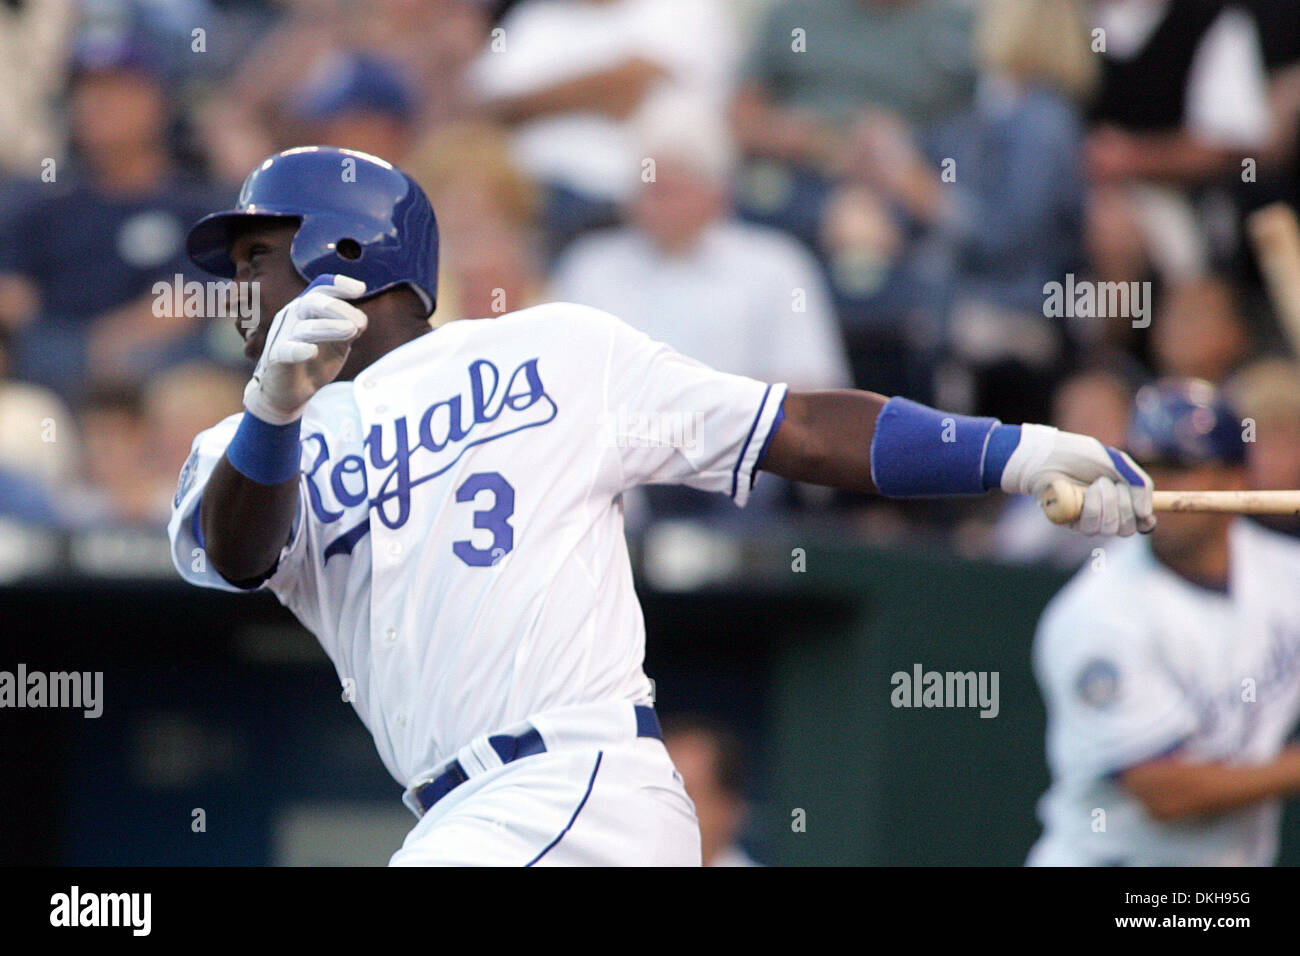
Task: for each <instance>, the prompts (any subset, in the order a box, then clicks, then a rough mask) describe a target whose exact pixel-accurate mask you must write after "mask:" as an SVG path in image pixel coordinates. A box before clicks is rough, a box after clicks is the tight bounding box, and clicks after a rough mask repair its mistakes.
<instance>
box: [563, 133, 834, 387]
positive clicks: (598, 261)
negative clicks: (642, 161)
mask: <svg viewBox="0 0 1300 956" xmlns="http://www.w3.org/2000/svg"><path fill="white" fill-rule="evenodd" d="M642 142H643V145H644V153H645V155H646V156H648V157H651V158H652V159H653V161H654V164H655V166H654V179H653V181H651V182H648V183H642V184H641V185H640V187H639V190H638V191H637V192H636V193H634V194H633V195H632V196H631V197H630V198H629V202H628V218H629V220H630V224H629V225H628V226H626V227H624V228H621V229H617V230H613V231H608V232H598V233H593V234H591V235H589V236H586V237H584V238H583V239H581V240H578V241H577V242H576V243H574V244H573V245H572V246H571V247H570V248H569V249H568V250H567V251H566V253H565V254H564V256H563V257H562V259H561V261H560V262H559V264H558V265H557V267H556V270H555V274H554V276H553V292H554V295H555V297H556V298H559V299H562V300H567V301H572V302H581V303H583V304H584V305H591V306H595V307H596V308H599V309H605V310H606V311H609V312H612V313H614V314H615V315H617V316H619V317H620V318H622V319H624V320H625V321H627V322H629V323H630V324H631V325H633V326H635V327H636V328H638V329H640V330H641V331H643V332H645V333H647V334H648V335H649V336H650V337H651V338H653V339H657V340H659V341H661V342H666V343H667V344H669V345H671V346H672V347H673V348H675V349H676V350H677V351H679V352H681V353H682V354H684V355H688V356H690V357H691V358H694V359H698V360H699V361H701V362H704V363H705V364H706V365H710V366H712V367H713V368H716V369H719V370H720V371H724V372H732V373H734V374H737V375H748V376H750V377H752V378H757V379H761V380H764V381H773V382H778V381H779V382H787V383H789V384H790V386H791V387H793V388H800V389H818V388H840V387H845V386H847V385H848V384H849V372H848V365H847V362H846V360H845V356H844V351H843V346H842V345H841V343H840V337H839V330H838V328H837V327H836V323H835V316H834V313H833V312H832V311H831V308H830V303H829V301H828V298H827V295H826V291H825V286H824V282H823V280H822V277H821V273H820V270H819V269H818V267H817V264H816V261H815V260H814V259H813V258H812V256H811V255H810V254H809V253H808V252H807V251H806V250H805V249H803V248H802V247H801V246H800V245H799V244H798V243H797V242H795V240H793V239H791V238H789V237H788V236H785V235H783V234H782V233H780V232H778V231H776V230H773V229H768V228H766V227H763V226H757V225H752V224H746V223H741V222H739V221H737V220H736V219H735V218H734V217H733V215H732V213H731V209H730V205H729V200H728V194H727V182H728V179H729V177H730V175H731V170H732V147H731V142H730V138H729V136H728V133H727V130H726V128H725V127H724V126H723V125H722V123H720V122H715V121H713V120H712V118H711V117H709V116H708V115H696V116H694V117H692V116H690V115H689V114H688V113H687V112H686V111H684V110H683V111H674V112H671V113H667V114H665V115H664V116H663V117H661V118H660V121H659V122H658V123H657V124H653V123H652V124H649V126H648V128H647V130H646V134H645V138H644V139H643V140H642Z"/></svg>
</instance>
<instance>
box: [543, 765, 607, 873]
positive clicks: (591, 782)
mask: <svg viewBox="0 0 1300 956" xmlns="http://www.w3.org/2000/svg"><path fill="white" fill-rule="evenodd" d="M604 756H605V751H603V750H602V751H600V752H599V753H597V754H596V766H594V767H593V768H592V769H591V779H590V780H588V781H587V792H586V793H584V794H583V795H582V802H581V803H580V804H578V809H576V810H574V811H573V816H571V817H570V818H569V822H568V823H567V824H565V827H564V829H563V830H561V831H560V834H559V836H557V837H556V838H555V839H554V840H552V841H551V842H550V843H548V844H546V849H544V850H542V852H541V853H539V854H537V856H535V857H533V858H532V859H531V860H529V861H528V862H527V863H525V864H524V866H525V867H529V866H532V865H533V864H534V863H536V862H537V861H538V860H540V859H541V858H542V857H544V856H546V854H548V853H550V852H551V851H552V850H553V849H555V846H556V844H557V843H559V842H560V841H561V840H563V839H564V834H566V833H568V832H569V829H570V828H571V827H572V826H573V822H574V821H575V820H577V819H578V814H579V813H581V812H582V808H583V807H585V806H586V805H587V798H588V797H589V796H591V788H592V787H594V786H595V785H596V774H597V772H599V770H600V761H601V760H602V759H603V758H604Z"/></svg>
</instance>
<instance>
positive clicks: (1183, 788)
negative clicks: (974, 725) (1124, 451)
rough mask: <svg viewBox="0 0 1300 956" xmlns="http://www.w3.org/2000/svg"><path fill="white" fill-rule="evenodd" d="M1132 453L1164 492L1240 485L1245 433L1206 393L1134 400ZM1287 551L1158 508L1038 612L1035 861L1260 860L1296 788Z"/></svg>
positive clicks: (1266, 534) (1260, 534) (1195, 384)
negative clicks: (1045, 772)
mask: <svg viewBox="0 0 1300 956" xmlns="http://www.w3.org/2000/svg"><path fill="white" fill-rule="evenodd" d="M1127 444H1128V449H1129V451H1130V452H1131V453H1132V454H1133V456H1134V457H1135V458H1136V459H1137V460H1138V461H1139V462H1141V463H1142V465H1143V466H1144V467H1146V468H1147V469H1148V470H1149V471H1150V473H1151V476H1152V477H1153V478H1154V479H1155V481H1156V483H1157V484H1158V485H1159V486H1160V487H1161V488H1162V489H1165V490H1170V491H1184V490H1187V491H1190V490H1214V489H1232V488H1244V487H1246V485H1247V481H1246V472H1245V468H1244V462H1245V445H1244V444H1243V442H1242V424H1241V420H1240V419H1239V418H1238V417H1237V415H1236V414H1235V413H1234V411H1233V410H1232V409H1231V408H1230V407H1229V406H1228V405H1227V404H1226V402H1224V401H1223V400H1222V399H1221V398H1220V397H1219V396H1218V395H1217V394H1216V392H1215V390H1214V389H1213V388H1212V386H1210V385H1209V384H1208V383H1206V382H1201V381H1196V380H1165V381H1163V382H1161V383H1159V384H1157V385H1150V386H1147V387H1145V388H1143V389H1141V390H1140V391H1139V392H1138V395H1137V397H1136V401H1135V411H1134V415H1133V420H1132V424H1131V426H1130V430H1129V436H1128V442H1127ZM1297 560H1298V552H1297V548H1296V545H1295V543H1294V541H1292V540H1291V539H1288V538H1285V537H1283V536H1281V535H1277V534H1275V533H1273V532H1270V531H1266V530H1264V529H1263V528H1262V527H1261V526H1259V525H1258V524H1256V523H1255V522H1252V521H1249V520H1246V519H1244V518H1238V517H1235V516H1233V515H1216V514H1169V515H1165V516H1162V517H1161V519H1160V525H1159V527H1157V528H1156V529H1155V531H1154V532H1153V533H1152V534H1151V536H1150V537H1149V538H1142V539H1135V540H1133V541H1125V542H1122V543H1117V544H1116V545H1115V546H1113V547H1111V548H1108V549H1107V554H1106V555H1105V557H1104V559H1103V560H1102V561H1100V562H1090V563H1089V564H1087V565H1085V566H1084V568H1083V570H1081V571H1080V572H1079V573H1078V574H1077V575H1076V576H1075V578H1074V579H1073V580H1072V581H1071V582H1070V584H1069V585H1068V586H1067V587H1066V588H1065V590H1063V591H1062V592H1061V593H1060V594H1059V595H1057V596H1056V598H1055V599H1054V600H1053V601H1052V603H1051V604H1050V605H1049V606H1048V608H1047V610H1046V612H1045V613H1044V615H1043V618H1042V621H1041V623H1040V625H1039V630H1038V635H1037V638H1036V640H1035V645H1034V666H1035V671H1036V673H1037V675H1038V680H1039V684H1040V686H1041V687H1042V691H1043V696H1044V698H1045V700H1046V702H1047V710H1048V741H1047V744H1048V757H1049V763H1050V764H1051V769H1052V786H1051V789H1050V790H1049V792H1048V793H1047V795H1046V796H1045V797H1044V798H1043V801H1042V803H1041V807H1040V815H1041V817H1042V819H1043V823H1044V833H1043V836H1042V838H1041V839H1040V840H1039V842H1038V844H1037V845H1036V846H1035V847H1034V849H1033V851H1032V852H1031V854H1030V858H1029V862H1030V864H1033V865H1065V866H1080V865H1124V866H1170V865H1199V866H1216V865H1254V866H1259V865H1267V864H1269V863H1272V862H1273V859H1274V857H1275V856H1276V853H1277V844H1278V824H1279V819H1280V813H1281V809H1280V803H1279V800H1278V798H1279V797H1282V796H1287V795H1290V794H1293V793H1297V792H1300V747H1296V746H1294V745H1288V744H1287V743H1286V740H1287V737H1288V736H1289V735H1290V733H1291V730H1292V728H1293V727H1294V726H1295V723H1296V719H1297V716H1300V606H1298V605H1297V603H1296V601H1295V589H1294V581H1295V573H1296V569H1297Z"/></svg>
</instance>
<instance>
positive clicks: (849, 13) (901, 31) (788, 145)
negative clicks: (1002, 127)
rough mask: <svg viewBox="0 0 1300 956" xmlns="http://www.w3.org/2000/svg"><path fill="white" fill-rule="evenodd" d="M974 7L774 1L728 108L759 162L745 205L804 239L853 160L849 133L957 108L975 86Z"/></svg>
mask: <svg viewBox="0 0 1300 956" xmlns="http://www.w3.org/2000/svg"><path fill="white" fill-rule="evenodd" d="M970 25H971V17H970V12H969V10H968V9H966V8H965V7H964V6H963V5H962V4H960V3H957V2H955V0H819V2H809V0H779V2H777V3H775V4H774V5H773V7H772V9H771V10H770V11H769V13H768V15H767V18H766V20H765V21H764V24H763V26H762V27H761V28H760V29H759V32H758V35H757V38H756V39H755V41H754V44H753V47H752V49H751V50H750V51H749V54H748V57H747V59H746V61H745V65H744V69H743V80H742V85H741V89H740V92H739V94H738V96H737V98H736V101H735V104H734V107H733V117H734V120H735V126H736V133H737V136H738V137H739V141H740V145H741V147H742V149H743V150H744V151H745V153H746V154H747V155H749V156H750V157H752V158H753V159H755V160H756V162H754V163H753V164H751V165H750V167H749V169H748V171H747V175H746V176H745V178H744V180H743V189H742V192H741V197H740V199H741V208H742V209H743V210H744V211H745V212H746V214H747V215H750V216H753V217H754V218H756V219H758V220H759V221H762V222H767V223H770V224H772V225H779V226H781V227H782V228H786V229H789V230H791V231H792V232H794V233H795V234H796V235H798V236H800V237H801V238H802V239H804V241H806V242H807V243H809V245H815V244H816V243H817V241H818V235H819V232H820V224H821V222H822V219H823V208H824V204H825V202H826V198H827V195H828V192H829V189H830V184H831V183H832V182H833V181H834V180H836V179H837V178H838V176H839V174H840V172H841V170H843V169H844V168H845V167H847V166H849V165H851V164H852V162H853V161H854V159H855V155H856V144H855V143H854V142H853V138H852V135H851V132H852V130H853V128H854V126H855V125H856V124H857V122H858V121H859V119H860V118H861V117H862V116H863V115H864V113H868V114H870V113H875V112H882V111H883V112H887V113H890V114H892V115H894V116H896V117H898V119H899V121H900V122H901V123H903V124H904V125H905V126H906V127H908V128H909V129H912V130H924V129H925V128H926V127H928V126H929V125H930V124H931V123H933V122H935V121H936V120H939V119H942V118H944V117H947V116H950V115H952V114H953V113H955V112H957V111H958V110H960V109H962V108H964V107H965V106H966V105H967V104H968V103H969V102H970V97H971V93H972V90H973V83H974V76H973V71H972V69H971V62H970V49H969V45H970Z"/></svg>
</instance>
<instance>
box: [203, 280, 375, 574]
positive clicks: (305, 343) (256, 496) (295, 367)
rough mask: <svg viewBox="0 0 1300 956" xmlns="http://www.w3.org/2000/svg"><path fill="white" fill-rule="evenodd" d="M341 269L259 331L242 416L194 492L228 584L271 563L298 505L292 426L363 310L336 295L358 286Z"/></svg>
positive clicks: (338, 359) (213, 556)
mask: <svg viewBox="0 0 1300 956" xmlns="http://www.w3.org/2000/svg"><path fill="white" fill-rule="evenodd" d="M365 289H366V287H365V284H364V283H362V282H360V281H358V280H356V279H351V278H347V277H345V276H334V275H324V276H319V277H317V278H316V279H315V280H313V281H312V283H311V284H310V285H309V286H307V288H306V289H305V290H303V292H302V294H301V295H299V296H298V297H297V298H296V299H294V300H293V301H292V302H290V303H289V304H288V305H287V306H285V307H284V308H283V309H281V310H280V311H279V312H278V313H277V314H276V316H275V319H274V321H273V322H272V323H271V327H270V329H268V331H267V335H266V344H265V345H264V346H263V347H262V354H261V356H260V358H259V359H258V363H257V368H256V369H255V370H254V372H253V378H252V380H251V381H250V382H249V383H248V386H247V387H246V388H245V389H244V409H245V411H244V417H243V419H242V420H241V421H240V423H239V428H238V430H237V431H236V432H235V437H234V439H232V440H231V442H230V445H229V447H228V448H227V449H226V453H225V455H223V456H222V458H221V460H220V461H219V462H217V465H216V467H215V468H214V469H213V471H212V475H211V476H210V477H209V478H208V483H207V486H206V487H205V488H204V490H203V500H202V503H201V505H200V508H199V511H200V519H201V522H202V528H203V541H204V550H205V551H206V553H207V558H208V561H209V563H210V564H211V565H212V567H213V568H215V569H216V571H217V573H218V574H220V575H221V576H222V577H223V578H225V579H226V580H227V581H229V582H230V583H231V584H235V585H240V586H246V587H248V586H254V585H256V584H258V583H260V582H261V581H262V580H263V579H265V578H266V577H267V575H269V574H270V572H271V571H273V570H274V568H275V566H276V562H277V561H278V559H279V556H280V551H281V550H282V549H283V548H284V546H285V545H286V544H287V543H288V541H289V537H290V534H291V533H292V531H293V519H294V516H295V515H297V513H298V495H299V491H298V471H299V461H300V458H301V451H300V445H299V426H300V423H301V421H302V414H303V410H304V409H305V408H306V405H307V402H308V401H309V400H310V399H311V397H312V396H313V395H315V394H316V392H317V391H318V390H319V389H320V388H321V387H322V386H324V385H326V384H328V383H329V382H332V381H333V380H334V378H335V377H336V376H337V375H338V374H339V371H340V370H341V369H342V368H343V363H344V362H345V361H346V360H347V356H348V352H349V350H350V347H351V346H350V343H351V342H352V340H353V339H355V338H356V337H357V336H358V335H360V334H361V333H362V332H363V331H364V330H365V328H366V322H367V320H366V314H365V313H364V312H362V311H361V310H360V309H358V308H357V307H356V306H354V305H352V304H351V303H349V302H345V301H343V300H344V299H354V298H357V297H358V296H360V295H362V294H364V293H365Z"/></svg>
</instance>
